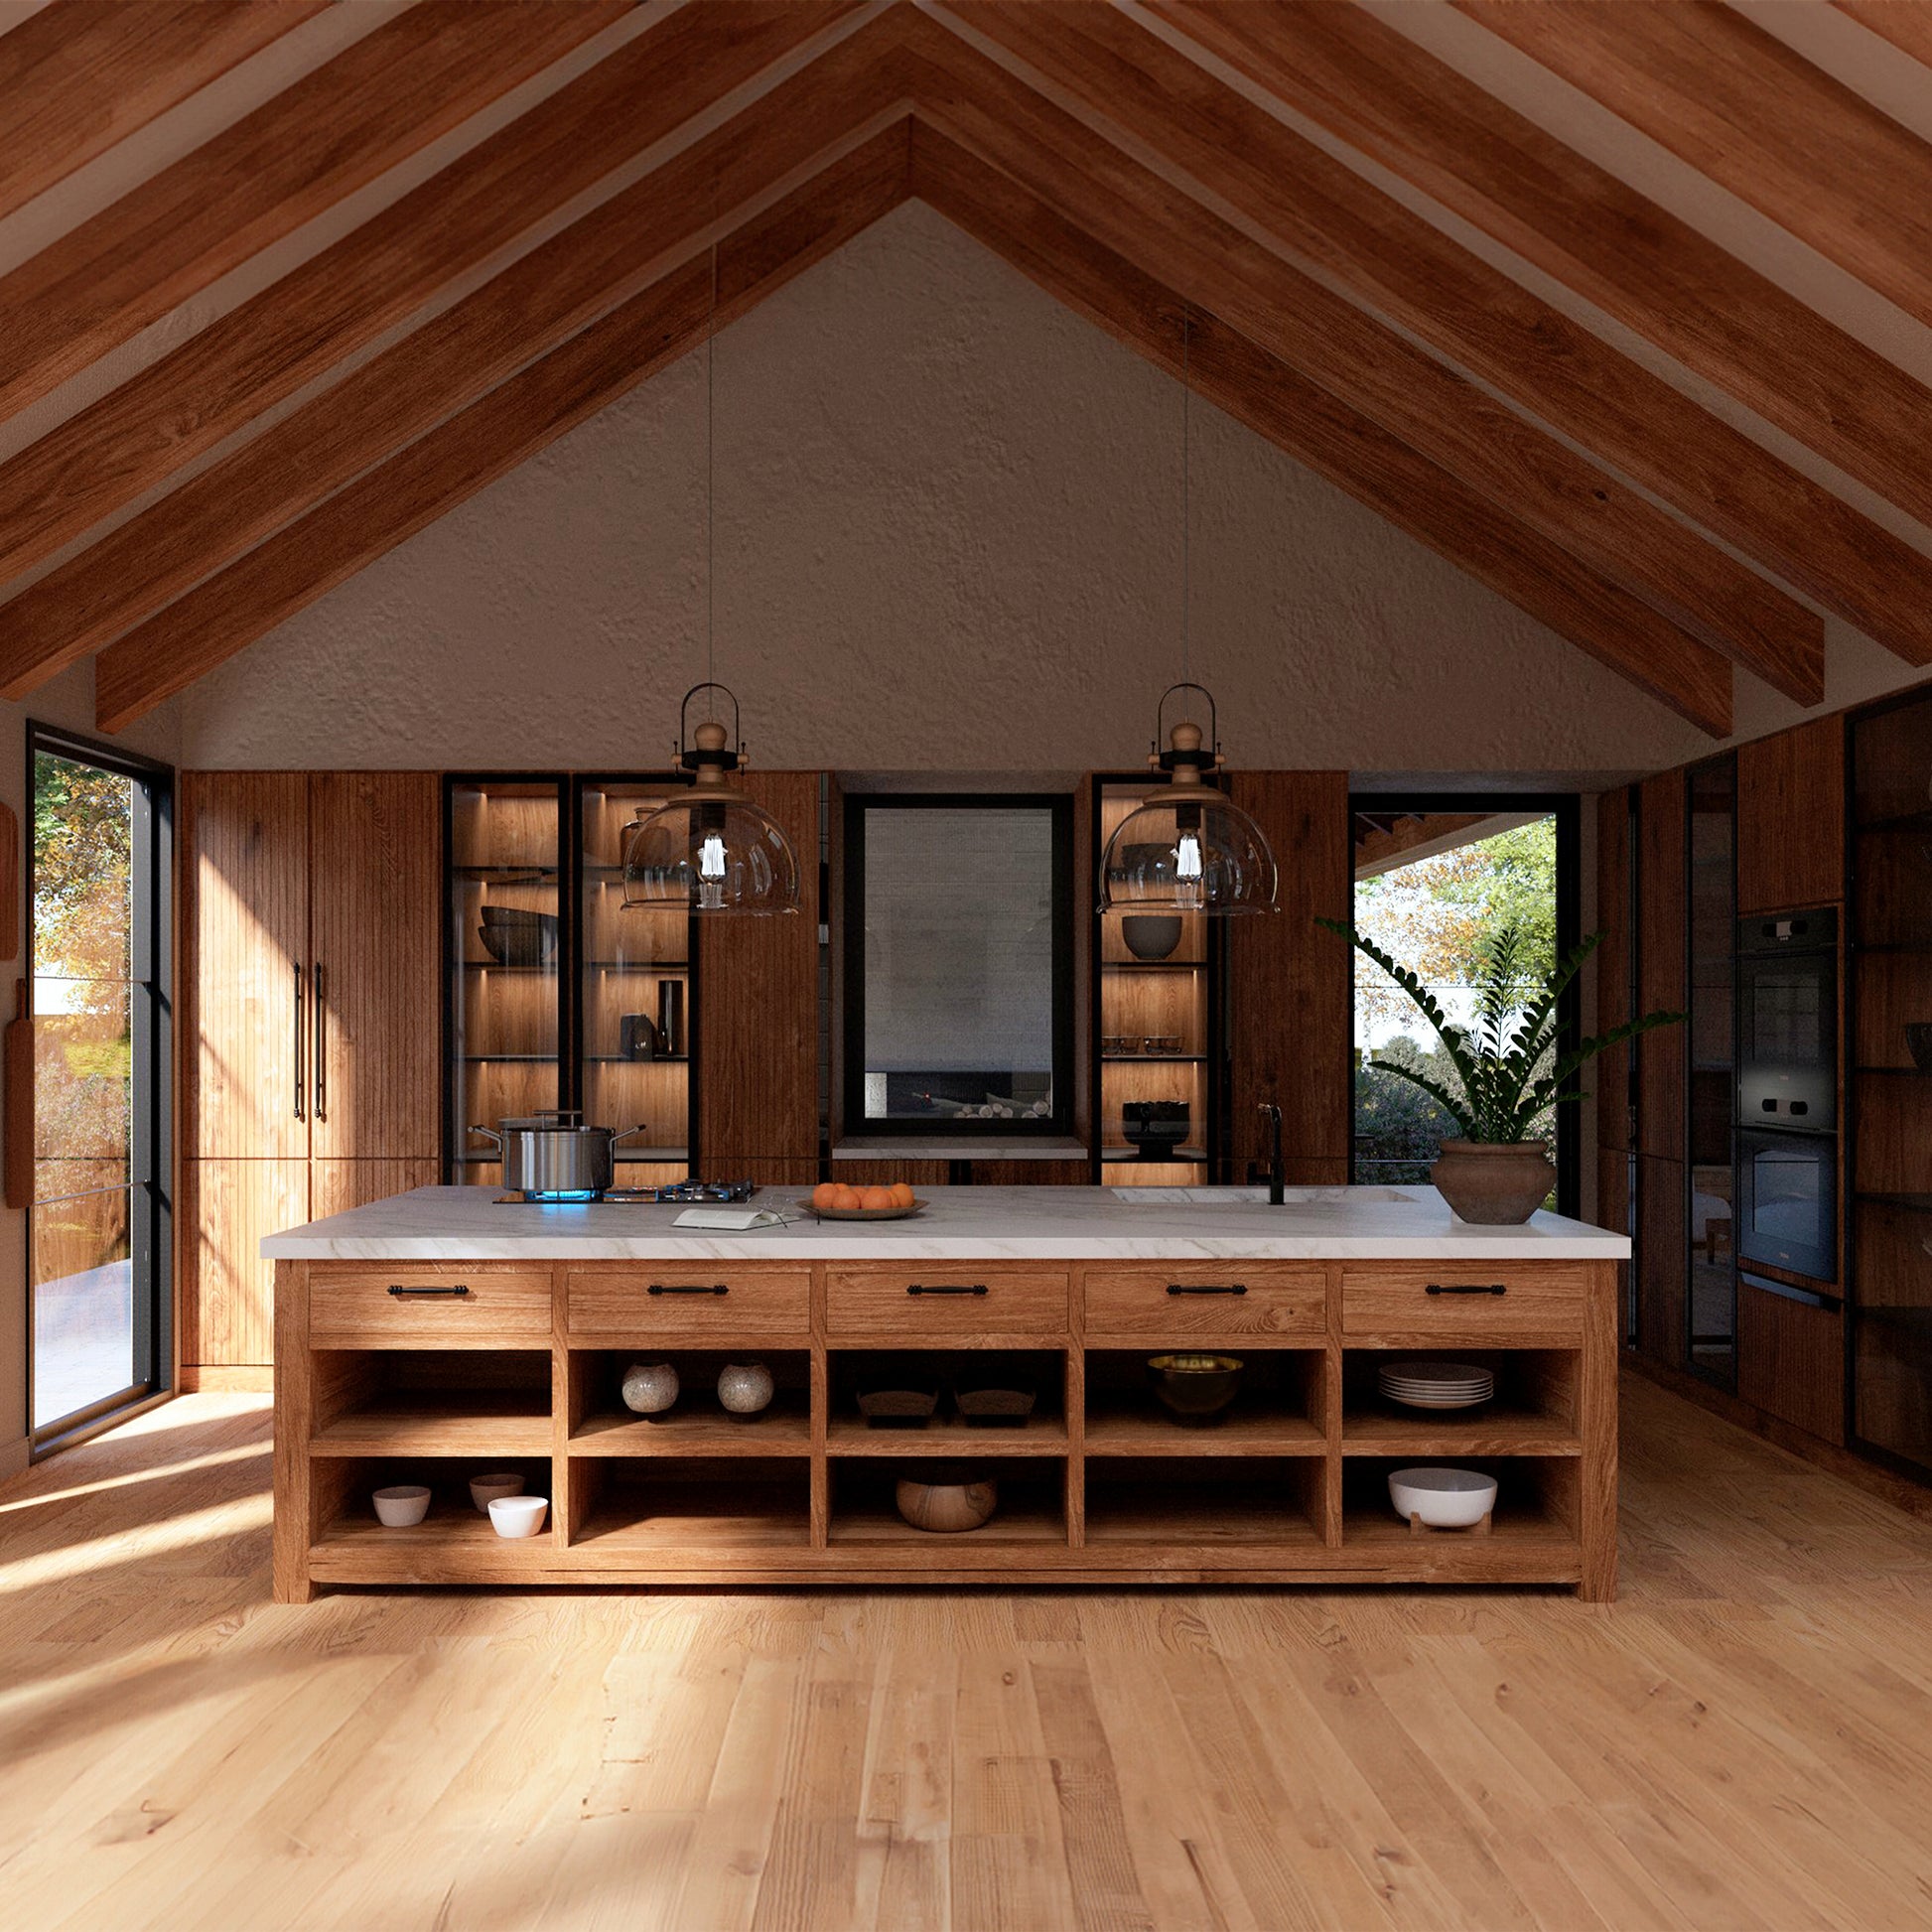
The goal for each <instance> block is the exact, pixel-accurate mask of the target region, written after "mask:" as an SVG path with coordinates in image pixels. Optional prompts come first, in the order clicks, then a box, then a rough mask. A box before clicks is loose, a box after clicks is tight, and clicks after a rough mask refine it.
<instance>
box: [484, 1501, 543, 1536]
mask: <svg viewBox="0 0 1932 1932" xmlns="http://www.w3.org/2000/svg"><path fill="white" fill-rule="evenodd" d="M549 1512H550V1498H549V1497H548V1496H498V1497H497V1498H496V1499H495V1500H494V1501H493V1502H492V1503H491V1504H490V1505H489V1527H490V1528H491V1529H492V1530H494V1531H495V1532H496V1534H497V1535H498V1536H535V1535H536V1534H537V1533H538V1532H539V1531H540V1530H541V1529H542V1528H543V1519H544V1517H545V1516H547V1515H548V1514H549Z"/></svg>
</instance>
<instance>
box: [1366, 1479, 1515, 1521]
mask: <svg viewBox="0 0 1932 1932" xmlns="http://www.w3.org/2000/svg"><path fill="white" fill-rule="evenodd" d="M1389 1500H1390V1501H1391V1502H1392V1503H1394V1504H1395V1513H1396V1514H1397V1515H1398V1516H1400V1517H1401V1518H1402V1520H1403V1521H1404V1522H1405V1523H1406V1522H1407V1521H1408V1520H1409V1518H1410V1517H1411V1516H1412V1515H1413V1516H1420V1517H1421V1518H1422V1520H1423V1521H1424V1522H1425V1523H1426V1524H1428V1526H1429V1527H1430V1528H1431V1529H1432V1530H1466V1529H1467V1528H1468V1527H1469V1526H1470V1525H1471V1524H1472V1523H1479V1522H1481V1521H1482V1519H1483V1518H1484V1517H1485V1516H1486V1515H1488V1513H1489V1512H1490V1510H1492V1509H1493V1508H1495V1506H1496V1478H1495V1477H1494V1476H1486V1475H1484V1474H1483V1473H1482V1472H1481V1471H1480V1470H1479V1469H1397V1470H1396V1471H1395V1473H1394V1474H1393V1475H1391V1476H1390V1477H1389Z"/></svg>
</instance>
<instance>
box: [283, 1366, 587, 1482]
mask: <svg viewBox="0 0 1932 1932" xmlns="http://www.w3.org/2000/svg"><path fill="white" fill-rule="evenodd" d="M315 1386H316V1427H315V1434H314V1436H313V1438H312V1440H311V1442H310V1445H309V1451H310V1453H311V1454H312V1455H318V1456H357V1455H382V1454H395V1455H407V1454H418V1455H483V1456H490V1455H494V1456H504V1455H535V1456H544V1457H547V1456H548V1455H549V1453H550V1448H551V1436H550V1351H549V1350H548V1349H547V1348H517V1349H454V1348H448V1349H434V1348H365V1349H321V1350H318V1351H317V1353H316V1357H315Z"/></svg>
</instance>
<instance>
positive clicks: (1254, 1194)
mask: <svg viewBox="0 0 1932 1932" xmlns="http://www.w3.org/2000/svg"><path fill="white" fill-rule="evenodd" d="M1112 1191H1113V1194H1114V1197H1115V1199H1117V1200H1123V1201H1126V1202H1128V1203H1129V1204H1130V1205H1132V1206H1136V1207H1250V1206H1254V1205H1255V1204H1257V1203H1259V1204H1260V1205H1262V1206H1264V1207H1265V1206H1266V1205H1268V1188H1267V1186H1266V1185H1265V1184H1263V1185H1262V1186H1259V1187H1116V1188H1114V1189H1113V1190H1112ZM1414 1198H1415V1196H1414V1195H1413V1194H1410V1193H1406V1192H1405V1191H1404V1190H1403V1189H1402V1188H1400V1187H1285V1188H1283V1189H1282V1205H1283V1206H1284V1207H1357V1206H1362V1205H1365V1204H1366V1205H1372V1204H1373V1203H1375V1202H1376V1201H1406V1200H1413V1199H1414Z"/></svg>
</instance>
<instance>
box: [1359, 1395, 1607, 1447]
mask: <svg viewBox="0 0 1932 1932" xmlns="http://www.w3.org/2000/svg"><path fill="white" fill-rule="evenodd" d="M1370 1401H1371V1402H1372V1401H1373V1398H1370ZM1341 1452H1342V1454H1344V1455H1581V1454H1582V1453H1583V1452H1584V1446H1583V1440H1582V1438H1581V1437H1579V1436H1578V1434H1577V1432H1576V1430H1575V1429H1573V1428H1572V1427H1571V1425H1570V1424H1568V1423H1566V1422H1564V1421H1562V1420H1561V1419H1560V1418H1558V1417H1554V1416H1546V1415H1541V1414H1539V1413H1537V1412H1536V1411H1534V1410H1529V1409H1511V1408H1498V1407H1496V1406H1495V1405H1493V1404H1491V1405H1487V1406H1485V1407H1484V1408H1482V1409H1480V1410H1453V1409H1450V1410H1435V1411H1417V1412H1415V1413H1413V1414H1408V1415H1403V1414H1399V1413H1397V1412H1395V1411H1393V1410H1376V1409H1373V1408H1366V1409H1364V1410H1363V1412H1362V1413H1360V1414H1355V1415H1351V1414H1349V1413H1348V1406H1347V1398H1346V1397H1344V1398H1343V1410H1342V1424H1341Z"/></svg>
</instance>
